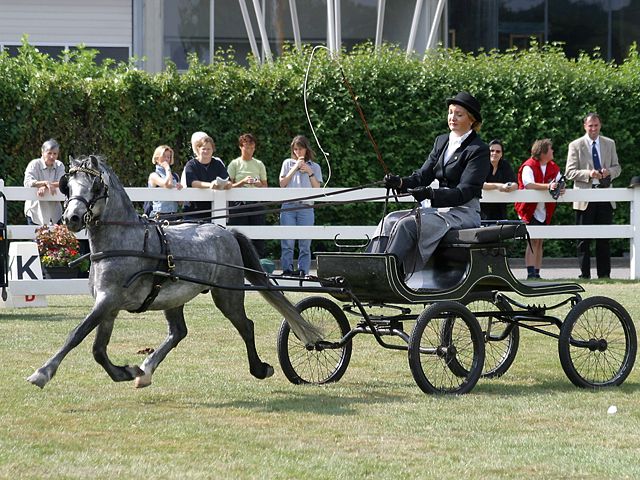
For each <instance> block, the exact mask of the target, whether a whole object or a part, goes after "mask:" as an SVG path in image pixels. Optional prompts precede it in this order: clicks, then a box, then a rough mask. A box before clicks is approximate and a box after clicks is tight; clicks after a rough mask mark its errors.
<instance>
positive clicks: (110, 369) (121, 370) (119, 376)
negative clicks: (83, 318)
mask: <svg viewBox="0 0 640 480" xmlns="http://www.w3.org/2000/svg"><path fill="white" fill-rule="evenodd" d="M117 315H118V312H117V311H114V312H111V313H109V314H108V315H105V317H106V318H104V319H103V320H102V322H100V325H98V330H97V331H96V338H95V340H94V342H93V358H94V359H95V361H96V362H98V363H99V364H100V365H101V366H102V368H104V369H105V371H106V372H107V373H108V374H109V376H110V377H111V379H112V380H113V381H114V382H124V381H127V380H133V379H134V378H136V377H138V376H140V375H143V374H144V372H143V371H142V370H140V368H139V367H137V366H136V365H125V366H118V365H114V364H113V363H111V360H109V356H108V355H107V345H109V341H110V340H111V333H112V332H113V324H114V322H115V319H116V316H117Z"/></svg>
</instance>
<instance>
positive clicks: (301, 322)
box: [230, 230, 322, 344]
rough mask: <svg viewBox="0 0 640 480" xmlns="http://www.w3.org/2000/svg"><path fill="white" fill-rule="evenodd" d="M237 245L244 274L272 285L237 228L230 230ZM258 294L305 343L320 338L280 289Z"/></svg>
mask: <svg viewBox="0 0 640 480" xmlns="http://www.w3.org/2000/svg"><path fill="white" fill-rule="evenodd" d="M230 231H231V232H232V233H233V235H234V237H235V238H236V241H237V242H238V245H239V246H240V252H241V253H242V263H243V264H244V266H245V267H246V268H247V270H245V271H244V276H245V278H246V279H247V280H249V282H251V284H252V285H256V286H260V287H269V286H273V284H272V283H271V281H270V280H269V278H268V277H267V275H266V273H265V272H264V270H263V269H262V265H261V264H260V257H259V256H258V252H257V251H256V249H255V247H254V246H253V243H252V242H251V240H249V239H248V238H247V237H246V236H245V235H243V234H242V233H240V232H238V231H237V230H230ZM260 294H261V295H262V296H263V297H264V298H265V300H266V301H267V302H268V303H269V304H270V305H271V306H272V307H273V308H275V309H276V310H277V311H278V312H280V313H281V314H282V316H283V317H284V318H285V319H286V320H287V322H288V323H289V326H290V327H291V330H293V333H294V334H295V335H296V336H297V337H298V338H299V339H301V340H302V341H303V342H305V343H307V344H314V343H316V342H317V341H319V340H321V339H322V336H321V334H320V332H319V331H318V329H317V328H316V327H315V326H313V325H312V324H310V323H309V322H307V321H306V320H305V319H304V318H303V317H302V315H300V312H298V310H296V307H294V306H293V304H292V303H291V302H290V301H289V300H287V297H285V296H284V293H282V291H280V290H277V289H273V290H260Z"/></svg>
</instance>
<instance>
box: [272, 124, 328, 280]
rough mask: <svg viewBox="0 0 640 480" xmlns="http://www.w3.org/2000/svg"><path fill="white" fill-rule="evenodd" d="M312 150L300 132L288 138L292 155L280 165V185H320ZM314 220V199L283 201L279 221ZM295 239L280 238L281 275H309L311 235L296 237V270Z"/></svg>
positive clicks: (307, 222)
mask: <svg viewBox="0 0 640 480" xmlns="http://www.w3.org/2000/svg"><path fill="white" fill-rule="evenodd" d="M314 158H315V154H314V153H313V150H312V149H311V145H309V140H307V137H305V136H303V135H298V136H296V137H295V138H294V139H293V141H292V142H291V157H290V158H288V159H286V160H285V161H283V162H282V167H281V168H280V187H281V188H320V186H321V185H322V170H321V169H320V165H318V164H317V163H316V162H314V161H313V160H314ZM314 222H315V215H314V211H313V201H312V200H307V201H304V200H303V201H298V202H285V203H283V204H282V210H281V211H280V225H287V226H288V225H305V226H311V225H313V224H314ZM295 244H296V241H295V240H293V239H286V240H281V241H280V248H281V255H280V263H281V265H282V274H283V275H302V276H306V275H309V270H310V269H311V239H299V240H298V270H295V269H294V267H293V251H294V249H295Z"/></svg>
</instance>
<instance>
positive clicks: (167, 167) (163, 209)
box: [145, 145, 182, 217]
mask: <svg viewBox="0 0 640 480" xmlns="http://www.w3.org/2000/svg"><path fill="white" fill-rule="evenodd" d="M151 162H152V163H153V164H154V165H155V170H154V171H153V172H151V174H149V179H148V181H147V185H148V186H149V187H151V188H158V187H159V188H168V189H176V190H182V184H181V183H180V178H179V177H178V174H177V173H175V172H172V171H171V167H172V166H173V162H174V160H173V150H172V149H171V147H169V146H168V145H160V146H159V147H157V148H156V149H155V151H154V152H153V157H152V158H151ZM150 203H151V208H150V211H149V212H148V215H149V217H155V216H156V215H158V214H173V213H177V212H178V202H175V201H171V200H164V201H161V200H154V201H153V202H150ZM145 213H147V212H145Z"/></svg>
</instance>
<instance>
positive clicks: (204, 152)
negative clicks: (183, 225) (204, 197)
mask: <svg viewBox="0 0 640 480" xmlns="http://www.w3.org/2000/svg"><path fill="white" fill-rule="evenodd" d="M215 148H216V147H215V143H214V142H213V138H211V137H210V136H208V135H207V136H204V137H201V138H200V139H198V140H196V143H195V149H196V158H192V159H190V160H189V161H188V162H187V164H186V165H185V167H184V176H185V180H186V185H187V187H192V188H212V189H214V188H215V189H228V188H231V182H229V181H228V180H229V174H228V173H227V169H226V168H224V165H223V164H222V162H221V161H218V160H217V159H216V158H215V157H213V152H214V151H215ZM200 210H205V211H203V212H200V213H189V212H198V211H200ZM184 212H185V217H187V218H191V219H196V218H211V216H212V214H211V202H207V201H204V202H190V203H189V205H187V206H185V207H184ZM187 214H188V215H187Z"/></svg>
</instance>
